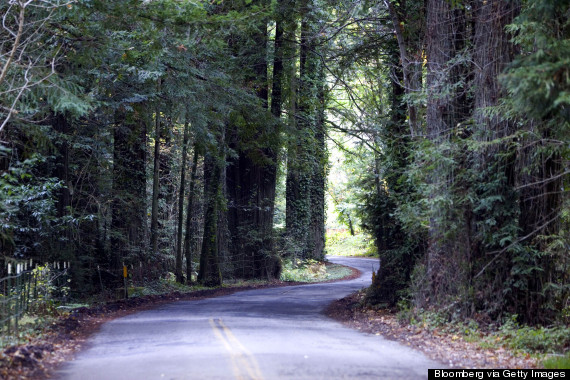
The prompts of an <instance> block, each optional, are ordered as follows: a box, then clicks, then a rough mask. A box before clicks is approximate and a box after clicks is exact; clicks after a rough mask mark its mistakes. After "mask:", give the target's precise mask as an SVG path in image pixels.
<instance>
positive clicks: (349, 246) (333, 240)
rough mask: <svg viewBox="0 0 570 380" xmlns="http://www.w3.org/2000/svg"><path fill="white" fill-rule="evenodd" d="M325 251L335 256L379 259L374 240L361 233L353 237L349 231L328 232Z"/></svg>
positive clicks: (358, 232)
mask: <svg viewBox="0 0 570 380" xmlns="http://www.w3.org/2000/svg"><path fill="white" fill-rule="evenodd" d="M325 249H326V251H327V254H328V255H333V256H358V257H378V251H377V250H376V247H375V245H374V239H372V237H370V236H369V235H368V234H366V233H364V232H361V231H357V233H356V234H355V235H354V236H351V235H350V232H349V231H348V230H327V232H326V247H325Z"/></svg>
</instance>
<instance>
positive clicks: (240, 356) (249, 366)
mask: <svg viewBox="0 0 570 380" xmlns="http://www.w3.org/2000/svg"><path fill="white" fill-rule="evenodd" d="M210 326H212V329H213V330H214V334H215V335H216V337H217V338H218V339H219V340H221V341H222V343H223V344H224V347H225V348H226V350H227V351H228V353H229V354H230V358H231V361H232V372H233V373H234V376H235V377H236V379H238V380H242V379H244V378H245V379H251V380H263V375H262V374H261V370H260V369H259V364H258V363H257V360H256V359H255V357H254V356H253V355H252V353H251V352H249V351H248V350H247V348H245V346H244V345H243V344H241V342H240V341H239V340H238V339H237V338H236V336H235V335H234V334H233V333H232V331H231V330H230V329H229V328H228V327H227V326H226V325H225V324H224V323H223V322H222V320H221V319H216V320H214V319H210Z"/></svg>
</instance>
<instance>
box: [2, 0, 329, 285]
mask: <svg viewBox="0 0 570 380" xmlns="http://www.w3.org/2000/svg"><path fill="white" fill-rule="evenodd" d="M320 9H321V8H320V5H319V4H316V3H313V2H312V1H305V2H295V1H279V2H275V3H272V2H270V1H266V0H256V1H230V2H220V3H219V4H218V3H216V4H210V3H209V2H185V1H183V2H179V1H168V0H166V1H153V2H142V1H135V0H125V1H117V2H106V1H85V2H83V1H76V2H70V3H68V2H64V1H58V0H54V1H52V2H39V1H31V2H30V1H27V2H25V1H16V2H10V4H4V5H2V6H1V7H0V10H1V11H2V14H3V16H5V19H6V20H9V22H11V23H12V24H10V23H8V24H7V25H6V26H5V31H7V32H9V34H8V35H7V37H6V38H4V37H2V38H3V40H2V41H1V46H0V49H1V51H0V53H1V54H2V56H1V57H2V61H1V63H2V66H3V71H2V82H0V86H2V87H1V88H0V89H1V90H2V93H3V96H2V111H1V112H2V114H1V115H2V118H3V119H2V132H1V137H2V139H1V140H2V151H1V154H2V156H1V165H2V166H1V173H2V189H3V190H4V191H3V194H2V209H1V210H0V212H1V217H2V234H1V239H0V244H1V249H2V254H3V256H4V257H6V258H7V259H10V258H16V259H28V258H34V259H36V260H39V261H52V260H56V259H57V260H59V259H64V260H69V261H71V262H72V263H73V265H74V268H76V270H75V277H76V278H74V288H75V289H76V290H77V291H78V292H89V291H97V290H100V289H98V287H99V285H101V286H104V287H108V286H110V285H112V284H113V283H115V282H117V281H118V279H119V274H120V271H119V270H120V269H121V268H122V266H123V265H127V266H128V267H130V268H132V271H131V272H132V273H133V275H136V276H137V277H138V278H137V279H138V280H145V279H153V278H157V277H159V276H164V275H165V274H166V273H168V272H173V273H174V274H175V276H176V279H177V280H178V281H180V282H184V281H186V282H191V281H193V280H198V281H200V282H202V283H205V284H208V285H219V284H221V282H222V280H223V279H224V278H244V279H252V278H261V279H264V278H274V277H278V276H279V273H280V268H281V264H280V260H281V256H282V254H283V253H279V252H278V248H277V246H276V244H275V241H276V238H277V237H278V236H277V235H276V234H275V232H274V230H273V220H274V204H275V196H276V184H277V180H278V168H279V166H283V165H286V164H284V163H285V162H286V161H287V162H290V164H287V165H291V167H295V168H296V169H295V170H297V172H298V173H299V175H301V176H303V178H305V179H307V180H308V181H309V182H307V183H305V184H303V188H302V189H301V190H295V191H293V190H291V191H288V192H290V193H291V194H292V195H291V196H290V197H289V201H290V202H291V205H289V206H288V208H289V209H290V212H291V213H299V214H300V213H304V214H306V216H307V217H306V220H303V224H301V225H299V226H297V225H296V224H295V223H294V222H291V223H289V225H288V228H287V231H286V232H285V235H286V236H289V237H290V240H292V239H295V240H296V241H298V245H299V247H300V248H299V249H298V250H297V249H296V250H294V251H293V250H291V251H290V252H285V253H284V254H288V253H290V254H295V255H296V256H298V257H301V258H304V257H315V258H322V257H323V256H324V181H325V166H326V157H325V148H324V138H325V134H324V129H323V128H324V123H323V120H324V106H325V95H324V75H323V74H324V71H323V69H322V65H320V64H319V62H320V61H321V60H323V59H324V57H323V56H322V55H317V54H316V51H315V50H316V49H318V48H319V46H320V45H321V44H320V43H319V41H318V33H319V32H320V30H318V29H317V28H318V25H317V23H318V21H317V20H316V16H315V15H314V14H316V12H320V11H321V10H320ZM22 14H24V15H25V17H21V15H22ZM323 14H324V13H323ZM309 19H310V21H309ZM298 25H301V26H300V27H298ZM20 27H21V28H20ZM3 36H4V34H3ZM36 42H37V43H38V46H41V48H34V49H32V47H31V45H32V44H33V43H36ZM24 44H27V45H24ZM44 57H49V58H50V59H51V61H47V59H46V58H44ZM28 61H29V62H30V65H31V66H30V67H31V68H30V69H28V68H26V66H25V64H26V63H27V62H28ZM44 61H47V62H48V64H45V65H44ZM36 71H37V72H40V73H42V74H44V73H45V75H44V76H45V78H44V79H43V80H42V82H38V83H36V84H35V85H34V86H32V84H31V83H27V82H26V81H28V77H27V75H28V74H30V73H31V72H34V73H35V72H36ZM20 84H22V86H20ZM19 90H21V91H22V92H23V95H22V94H19V92H18V91H19ZM315 94H316V95H317V98H316V100H315V98H314V95H315ZM12 105H13V106H12ZM297 146H299V147H302V148H303V149H306V151H304V152H303V153H302V155H303V162H302V163H301V160H300V159H299V160H297V158H296V157H297V153H296V152H295V154H293V151H292V149H293V148H292V147H297ZM313 147H316V149H317V150H318V154H317V156H315V153H314V149H313ZM289 151H291V153H289ZM300 154H301V153H300ZM288 157H290V158H289V159H288ZM293 162H297V164H293ZM290 186H293V185H290ZM303 207H305V208H304V209H303ZM308 226H311V231H310V234H308V233H307V234H305V235H304V236H301V234H300V232H299V231H307V227H308ZM299 239H303V241H300V240H299ZM281 246H282V245H281ZM101 277H102V278H103V281H100V279H101Z"/></svg>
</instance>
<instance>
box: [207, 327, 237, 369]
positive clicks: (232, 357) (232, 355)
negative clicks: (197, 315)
mask: <svg viewBox="0 0 570 380" xmlns="http://www.w3.org/2000/svg"><path fill="white" fill-rule="evenodd" d="M210 326H212V330H214V335H216V338H218V339H219V340H221V341H222V343H223V344H224V346H225V347H226V350H227V351H228V352H229V353H230V360H231V362H232V372H233V374H234V377H235V378H236V379H237V380H244V378H243V377H242V376H241V373H240V370H239V367H238V365H237V364H236V358H235V355H234V353H233V350H232V347H231V346H230V344H229V343H228V342H227V341H226V339H225V338H224V336H223V335H222V332H221V331H220V330H219V329H218V327H217V326H216V323H215V322H214V320H213V319H210Z"/></svg>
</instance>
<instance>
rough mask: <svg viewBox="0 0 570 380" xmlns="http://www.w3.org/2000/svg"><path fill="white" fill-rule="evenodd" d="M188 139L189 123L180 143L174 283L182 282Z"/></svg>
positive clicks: (185, 126)
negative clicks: (180, 156)
mask: <svg viewBox="0 0 570 380" xmlns="http://www.w3.org/2000/svg"><path fill="white" fill-rule="evenodd" d="M189 137H190V123H189V122H188V120H186V123H185V124H184V138H183V142H182V166H181V168H180V188H179V190H178V233H177V235H176V263H175V268H176V269H175V275H176V281H177V282H179V283H181V284H182V283H183V282H184V276H183V275H182V240H183V239H184V233H183V232H184V189H185V187H186V161H187V159H188V157H187V156H188V139H189Z"/></svg>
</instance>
